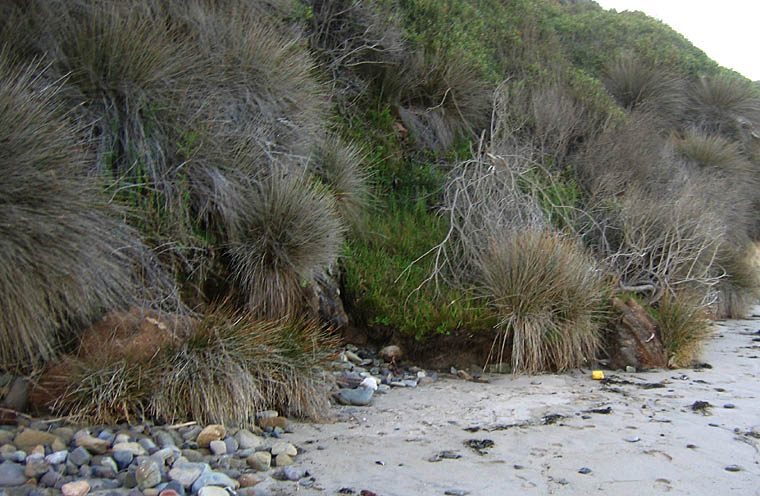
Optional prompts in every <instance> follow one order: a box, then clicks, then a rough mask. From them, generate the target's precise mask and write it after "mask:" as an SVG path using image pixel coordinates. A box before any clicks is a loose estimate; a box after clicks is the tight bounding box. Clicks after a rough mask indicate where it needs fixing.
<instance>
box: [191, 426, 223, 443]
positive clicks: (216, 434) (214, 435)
mask: <svg viewBox="0 0 760 496" xmlns="http://www.w3.org/2000/svg"><path fill="white" fill-rule="evenodd" d="M226 434H227V429H226V428H225V427H224V426H223V425H220V424H211V425H207V426H206V427H205V428H204V429H203V430H201V432H200V433H199V434H198V438H197V439H196V440H195V442H197V443H198V446H200V447H201V448H208V447H209V444H210V443H211V441H218V440H220V439H222V438H223V437H224V436H225V435H226Z"/></svg>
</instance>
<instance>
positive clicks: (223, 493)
mask: <svg viewBox="0 0 760 496" xmlns="http://www.w3.org/2000/svg"><path fill="white" fill-rule="evenodd" d="M198 496H230V495H229V493H228V492H227V490H226V489H224V488H223V487H219V486H205V487H202V488H200V490H198Z"/></svg>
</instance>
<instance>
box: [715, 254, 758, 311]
mask: <svg viewBox="0 0 760 496" xmlns="http://www.w3.org/2000/svg"><path fill="white" fill-rule="evenodd" d="M716 258H717V265H718V266H719V267H720V268H721V269H722V270H723V271H725V275H724V277H723V278H721V280H720V281H719V283H718V284H717V286H716V289H717V292H718V294H717V302H716V304H715V305H714V308H715V317H716V318H719V319H725V318H728V319H744V318H747V317H748V316H749V314H750V313H751V311H752V307H754V306H755V305H756V304H757V300H758V298H760V263H758V256H757V248H756V247H755V246H754V245H753V244H752V243H749V242H746V243H744V244H726V245H725V246H723V247H722V249H721V250H720V251H719V252H718V254H717V257H716Z"/></svg>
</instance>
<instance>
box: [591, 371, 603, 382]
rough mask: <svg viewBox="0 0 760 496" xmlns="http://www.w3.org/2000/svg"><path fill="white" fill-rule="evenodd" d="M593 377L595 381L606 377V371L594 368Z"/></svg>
mask: <svg viewBox="0 0 760 496" xmlns="http://www.w3.org/2000/svg"><path fill="white" fill-rule="evenodd" d="M591 378H592V379H594V380H595V381H598V380H600V379H604V372H602V371H601V370H592V371H591Z"/></svg>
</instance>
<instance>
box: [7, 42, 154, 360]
mask: <svg viewBox="0 0 760 496" xmlns="http://www.w3.org/2000/svg"><path fill="white" fill-rule="evenodd" d="M7 56H8V55H7V52H5V51H0V169H1V170H2V174H3V181H2V183H1V184H0V199H2V202H3V209H2V212H0V253H2V255H3V258H4V263H3V264H2V269H0V302H2V306H3V309H4V310H3V313H2V317H1V318H0V336H1V338H2V340H3V343H4V344H3V346H2V347H0V368H4V369H14V368H17V367H28V366H33V365H35V364H38V363H39V362H40V361H41V360H49V359H51V358H53V357H54V356H55V353H56V351H57V349H58V347H59V344H60V343H61V341H62V340H63V341H65V340H68V339H69V338H70V337H71V335H72V334H73V333H74V332H76V331H77V330H78V329H80V328H82V327H84V326H86V325H88V324H89V323H91V322H92V321H93V320H94V319H97V318H98V317H100V315H101V314H102V313H103V312H104V311H107V310H109V309H114V308H120V307H122V306H124V305H126V304H127V303H128V302H129V301H131V300H133V299H135V298H137V297H138V294H139V285H138V284H137V279H136V271H137V270H139V269H140V268H141V266H140V264H141V262H142V260H141V257H143V256H145V260H144V261H145V262H146V265H143V266H142V269H144V270H145V273H144V275H145V277H146V279H147V280H148V281H147V283H149V284H151V283H152V284H155V283H156V282H157V280H155V279H153V280H150V279H151V275H150V274H149V273H148V272H149V271H150V270H152V269H151V267H150V266H149V265H147V263H150V257H149V256H148V255H147V253H146V251H147V250H146V249H145V248H144V247H143V246H142V244H141V242H140V239H139V236H138V235H137V233H135V232H134V231H132V230H131V229H129V228H128V227H127V226H125V225H124V224H123V223H122V222H121V221H119V220H118V218H117V217H116V216H114V214H115V213H117V212H115V211H114V210H113V209H111V208H110V207H109V205H108V204H107V202H106V200H105V198H104V197H103V196H102V194H101V192H100V185H99V184H98V183H97V182H96V181H95V180H93V178H91V177H89V176H88V175H87V173H86V164H87V158H86V156H84V155H83V154H82V153H81V150H82V142H81V140H80V139H79V134H78V130H77V129H76V128H75V127H73V126H72V124H71V123H69V122H68V121H66V120H65V119H64V118H63V117H62V116H61V113H60V111H61V109H60V107H58V106H57V104H56V103H55V98H56V95H55V88H54V87H49V86H48V87H41V86H40V85H41V80H40V78H41V76H40V74H41V73H42V70H43V68H42V67H41V66H40V65H37V64H33V65H31V66H27V67H26V68H24V69H22V70H21V71H20V72H16V71H14V70H11V69H10V63H9V61H8V59H7V58H6V57H7ZM154 268H155V267H154ZM150 289H151V290H153V291H155V292H159V291H160V290H161V289H163V288H159V287H158V286H156V287H154V288H150Z"/></svg>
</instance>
